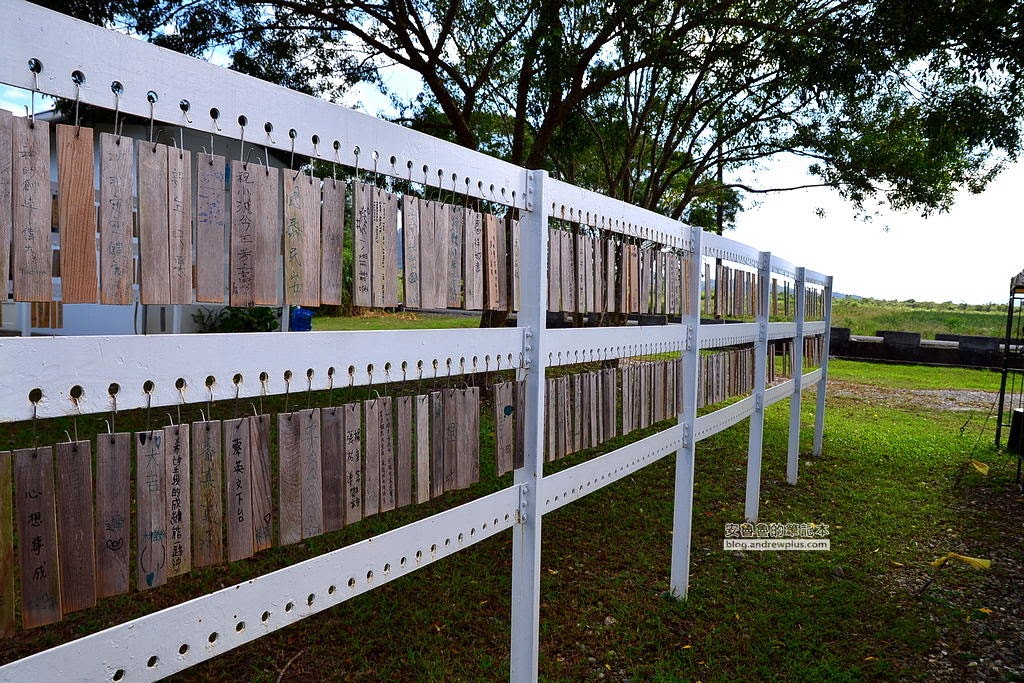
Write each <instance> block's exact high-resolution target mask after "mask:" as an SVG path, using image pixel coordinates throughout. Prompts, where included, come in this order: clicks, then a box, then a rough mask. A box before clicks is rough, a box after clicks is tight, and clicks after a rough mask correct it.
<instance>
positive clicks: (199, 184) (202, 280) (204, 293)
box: [196, 154, 227, 304]
mask: <svg viewBox="0 0 1024 683" xmlns="http://www.w3.org/2000/svg"><path fill="white" fill-rule="evenodd" d="M224 174H225V160H224V157H222V156H218V155H216V154H198V155H196V301H202V302H205V303H215V304H219V303H223V302H224V286H225V282H224V273H225V269H224V258H225V253H224V236H225V232H226V228H227V220H226V216H227V212H226V205H225V202H226V196H225V187H224V185H225V176H224Z"/></svg>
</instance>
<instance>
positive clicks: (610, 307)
mask: <svg viewBox="0 0 1024 683" xmlns="http://www.w3.org/2000/svg"><path fill="white" fill-rule="evenodd" d="M604 248H605V254H604V277H605V282H604V285H605V300H604V310H605V311H606V312H607V313H614V312H615V277H616V272H615V253H616V252H615V242H614V240H611V239H608V238H605V240H604Z"/></svg>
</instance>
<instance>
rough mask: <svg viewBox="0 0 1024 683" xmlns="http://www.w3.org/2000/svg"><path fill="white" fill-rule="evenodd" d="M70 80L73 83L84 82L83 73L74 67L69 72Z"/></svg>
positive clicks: (81, 83) (80, 83)
mask: <svg viewBox="0 0 1024 683" xmlns="http://www.w3.org/2000/svg"><path fill="white" fill-rule="evenodd" d="M71 82H72V83H74V84H75V85H83V84H84V83H85V74H84V73H82V72H81V71H79V70H78V69H75V70H74V71H72V72H71Z"/></svg>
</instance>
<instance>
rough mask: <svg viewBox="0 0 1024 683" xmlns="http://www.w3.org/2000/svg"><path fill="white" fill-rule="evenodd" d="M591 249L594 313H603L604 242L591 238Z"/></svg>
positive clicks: (604, 290)
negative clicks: (592, 258) (592, 256)
mask: <svg viewBox="0 0 1024 683" xmlns="http://www.w3.org/2000/svg"><path fill="white" fill-rule="evenodd" d="M591 243H592V248H593V252H594V275H593V294H594V309H593V310H594V312H595V313H604V312H605V292H606V289H607V287H606V286H605V280H604V278H605V272H604V257H605V247H604V242H603V241H602V240H601V238H600V237H592V238H591Z"/></svg>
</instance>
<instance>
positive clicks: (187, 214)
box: [167, 147, 192, 304]
mask: <svg viewBox="0 0 1024 683" xmlns="http://www.w3.org/2000/svg"><path fill="white" fill-rule="evenodd" d="M167 225H168V262H169V264H170V273H169V279H168V291H169V294H170V299H171V303H174V304H190V303H192V153H191V152H189V151H188V150H181V149H175V148H173V147H172V148H170V149H168V150H167Z"/></svg>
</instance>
